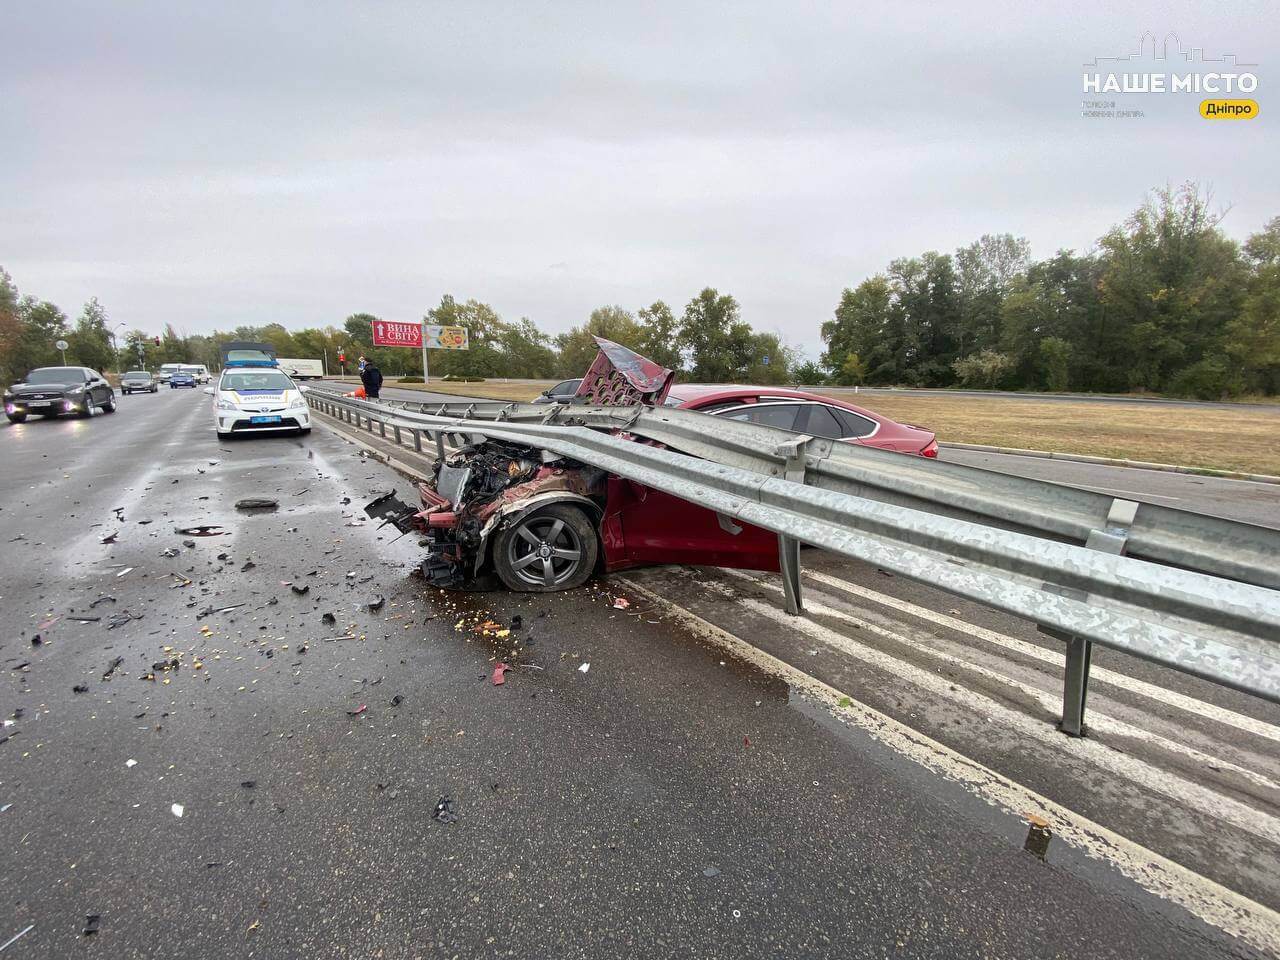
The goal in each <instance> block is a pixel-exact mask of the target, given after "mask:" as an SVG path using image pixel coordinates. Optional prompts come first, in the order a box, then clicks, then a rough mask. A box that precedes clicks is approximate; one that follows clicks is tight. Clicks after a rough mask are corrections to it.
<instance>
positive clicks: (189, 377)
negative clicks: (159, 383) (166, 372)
mask: <svg viewBox="0 0 1280 960" xmlns="http://www.w3.org/2000/svg"><path fill="white" fill-rule="evenodd" d="M179 387H190V388H191V389H192V390H194V389H195V388H196V377H195V374H193V373H192V372H191V371H190V370H175V371H174V372H173V376H171V377H170V378H169V389H170V390H177V389H178V388H179Z"/></svg>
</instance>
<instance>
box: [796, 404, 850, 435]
mask: <svg viewBox="0 0 1280 960" xmlns="http://www.w3.org/2000/svg"><path fill="white" fill-rule="evenodd" d="M804 432H805V433H807V434H809V435H810V436H814V437H826V438H827V439H829V440H839V439H840V438H841V437H844V436H845V435H846V434H845V426H844V424H843V423H841V422H840V421H839V420H837V419H836V415H835V414H834V413H832V412H831V410H830V409H828V408H827V407H825V406H823V405H822V404H820V403H814V404H810V405H809V420H808V422H807V423H806V424H805V427H804Z"/></svg>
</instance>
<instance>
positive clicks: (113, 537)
mask: <svg viewBox="0 0 1280 960" xmlns="http://www.w3.org/2000/svg"><path fill="white" fill-rule="evenodd" d="M118 536H120V531H118V530H117V531H116V532H115V533H108V534H107V535H106V536H105V537H103V538H102V542H103V543H115V542H116V537H118Z"/></svg>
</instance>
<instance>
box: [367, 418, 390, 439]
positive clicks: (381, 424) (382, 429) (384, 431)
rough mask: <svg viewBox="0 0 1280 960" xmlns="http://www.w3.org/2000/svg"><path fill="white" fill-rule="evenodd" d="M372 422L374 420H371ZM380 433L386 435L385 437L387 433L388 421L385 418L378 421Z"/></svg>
mask: <svg viewBox="0 0 1280 960" xmlns="http://www.w3.org/2000/svg"><path fill="white" fill-rule="evenodd" d="M370 422H372V421H370ZM378 433H379V434H380V435H381V436H384V437H385V436H386V435H387V421H385V420H379V421H378Z"/></svg>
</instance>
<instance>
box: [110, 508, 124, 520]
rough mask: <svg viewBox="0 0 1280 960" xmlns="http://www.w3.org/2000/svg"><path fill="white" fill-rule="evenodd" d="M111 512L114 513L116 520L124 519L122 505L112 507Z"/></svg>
mask: <svg viewBox="0 0 1280 960" xmlns="http://www.w3.org/2000/svg"><path fill="white" fill-rule="evenodd" d="M111 512H112V513H114V514H115V515H116V519H117V520H123V519H124V507H114V508H113V509H112V511H111Z"/></svg>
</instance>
